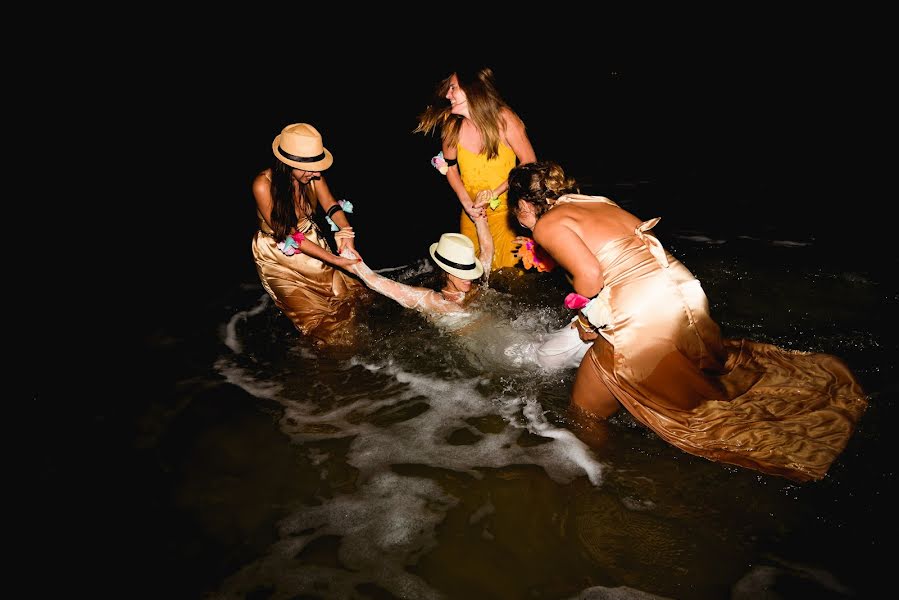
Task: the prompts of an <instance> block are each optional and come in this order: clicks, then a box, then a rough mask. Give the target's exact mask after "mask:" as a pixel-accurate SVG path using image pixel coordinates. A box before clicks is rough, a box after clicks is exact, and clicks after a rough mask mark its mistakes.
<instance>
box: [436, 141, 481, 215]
mask: <svg viewBox="0 0 899 600" xmlns="http://www.w3.org/2000/svg"><path fill="white" fill-rule="evenodd" d="M443 158H444V159H445V160H446V161H447V162H449V161H451V160H455V159H456V158H457V149H456V148H455V147H453V146H450V145H449V144H447V143H446V142H444V143H443ZM446 180H447V181H448V182H449V184H450V187H451V188H453V191H454V192H455V193H456V197H458V198H459V203H460V204H461V205H462V210H464V211H465V213H466V214H467V215H468V216H469V218H471V220H472V221H474V220H475V218H477V217H478V216H480V215H483V214H484V210H485V209H484V207H483V206H480V207H477V208H476V207H475V205H474V202H473V201H472V199H471V197H470V196H469V195H468V191H467V190H466V189H465V184H464V183H462V174H461V172H460V171H459V165H458V164H455V165H453V166H451V167H448V169H447V171H446Z"/></svg>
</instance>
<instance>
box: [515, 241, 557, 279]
mask: <svg viewBox="0 0 899 600" xmlns="http://www.w3.org/2000/svg"><path fill="white" fill-rule="evenodd" d="M514 256H515V257H516V258H518V259H519V260H521V262H522V264H523V265H524V268H525V269H533V268H534V267H536V268H537V270H538V271H540V272H548V271H552V270H553V269H555V268H556V261H554V260H553V258H552V257H551V256H550V255H549V254H547V253H546V251H545V250H544V249H543V248H541V247H540V245H539V244H537V243H536V242H535V241H534V240H532V239H531V238H527V241H525V242H524V243H523V244H521V245H520V246H519V247H518V250H516V251H515V252H514Z"/></svg>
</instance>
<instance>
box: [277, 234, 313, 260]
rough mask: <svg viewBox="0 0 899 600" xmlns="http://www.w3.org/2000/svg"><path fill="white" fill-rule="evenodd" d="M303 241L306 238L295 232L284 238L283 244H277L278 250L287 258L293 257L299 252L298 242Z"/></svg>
mask: <svg viewBox="0 0 899 600" xmlns="http://www.w3.org/2000/svg"><path fill="white" fill-rule="evenodd" d="M305 239H306V236H305V235H303V234H302V233H300V232H299V231H297V232H296V233H292V234H290V235H289V236H287V237H286V238H284V241H283V242H278V250H280V251H281V252H283V253H284V254H286V255H287V256H293V255H294V254H296V253H297V252H299V251H300V242H302V241H303V240H305Z"/></svg>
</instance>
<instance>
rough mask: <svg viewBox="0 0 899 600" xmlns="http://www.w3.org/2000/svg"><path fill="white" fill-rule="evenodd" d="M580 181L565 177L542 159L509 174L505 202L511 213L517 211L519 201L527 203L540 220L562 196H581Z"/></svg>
mask: <svg viewBox="0 0 899 600" xmlns="http://www.w3.org/2000/svg"><path fill="white" fill-rule="evenodd" d="M578 193H580V188H578V185H577V181H575V180H574V179H573V178H572V177H569V176H568V175H566V174H565V170H564V169H563V168H562V167H561V166H560V165H559V164H558V163H556V162H553V161H551V160H541V161H538V162H532V163H527V164H524V165H518V166H517V167H514V168H513V169H512V170H511V171H509V194H508V196H506V203H507V204H508V207H509V210H511V211H512V212H513V213H514V212H517V209H518V201H519V200H524V201H525V202H527V203H528V204H530V205H532V206H533V207H534V214H535V215H536V216H537V218H540V215H542V214H543V213H545V212H546V211H548V210H549V209H550V208H552V206H553V204H555V203H556V200H558V199H559V197H560V196H564V195H565V194H578Z"/></svg>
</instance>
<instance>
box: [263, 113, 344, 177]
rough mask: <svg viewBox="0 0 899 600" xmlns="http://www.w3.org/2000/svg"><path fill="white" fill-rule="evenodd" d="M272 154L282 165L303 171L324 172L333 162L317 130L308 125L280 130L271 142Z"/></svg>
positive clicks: (289, 126)
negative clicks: (279, 133)
mask: <svg viewBox="0 0 899 600" xmlns="http://www.w3.org/2000/svg"><path fill="white" fill-rule="evenodd" d="M272 152H274V153H275V156H277V157H278V160H280V161H281V162H283V163H284V164H287V165H290V166H291V167H293V168H295V169H303V170H304V171H324V170H325V169H327V168H328V167H330V166H331V163H333V162H334V157H333V156H331V153H330V152H328V149H327V148H325V147H324V146H323V145H322V136H321V134H320V133H319V132H318V129H316V128H315V127H313V126H312V125H309V124H308V123H294V124H293V125H288V126H287V127H285V128H284V129H282V130H281V135H279V136H278V137H276V138H275V141H274V142H272Z"/></svg>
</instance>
